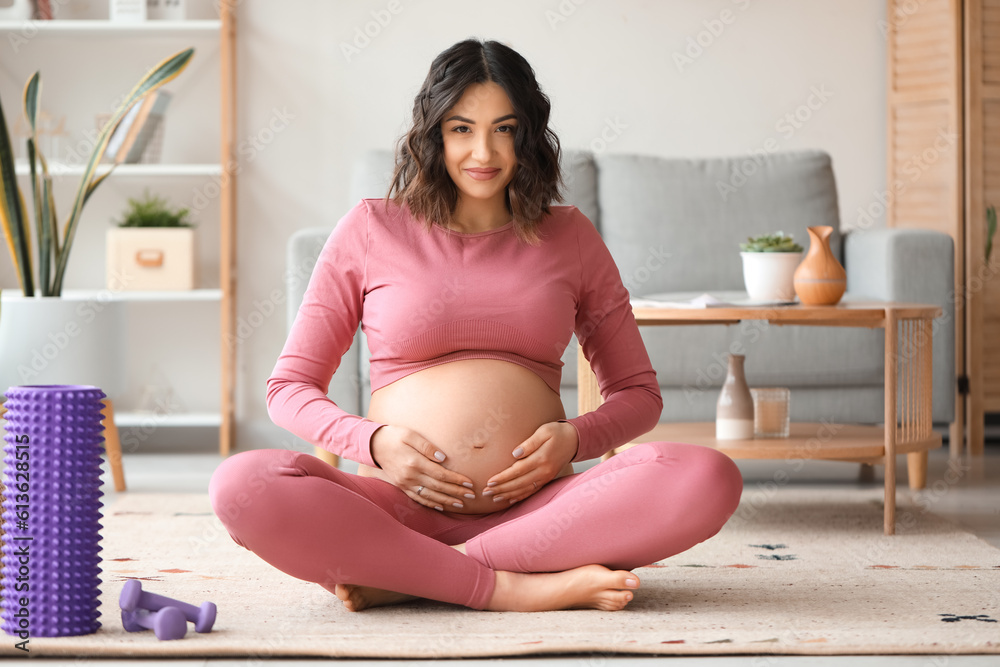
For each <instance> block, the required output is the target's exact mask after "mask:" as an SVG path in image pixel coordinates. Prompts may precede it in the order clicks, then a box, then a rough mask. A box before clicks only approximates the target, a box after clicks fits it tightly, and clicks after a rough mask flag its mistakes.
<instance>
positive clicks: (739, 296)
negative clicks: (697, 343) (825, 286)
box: [629, 291, 799, 308]
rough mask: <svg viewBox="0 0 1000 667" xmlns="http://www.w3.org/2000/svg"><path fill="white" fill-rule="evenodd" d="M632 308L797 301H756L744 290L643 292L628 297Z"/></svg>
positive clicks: (745, 305) (748, 305)
mask: <svg viewBox="0 0 1000 667" xmlns="http://www.w3.org/2000/svg"><path fill="white" fill-rule="evenodd" d="M629 302H630V303H631V305H632V307H633V308H752V307H766V306H794V305H796V304H798V303H799V302H798V301H797V300H795V299H793V300H790V301H781V300H778V301H758V300H754V299H751V298H750V296H749V295H748V294H747V293H746V292H728V291H727V292H715V293H712V294H709V293H708V292H702V293H701V294H698V293H697V292H663V293H659V294H644V295H642V296H634V297H632V298H631V299H629Z"/></svg>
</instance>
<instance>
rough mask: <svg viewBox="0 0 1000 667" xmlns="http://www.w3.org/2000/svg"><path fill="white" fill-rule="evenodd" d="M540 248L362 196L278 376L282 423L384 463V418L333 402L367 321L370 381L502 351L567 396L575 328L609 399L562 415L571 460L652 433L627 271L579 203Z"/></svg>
mask: <svg viewBox="0 0 1000 667" xmlns="http://www.w3.org/2000/svg"><path fill="white" fill-rule="evenodd" d="M550 211H551V212H550V214H549V215H548V216H546V218H545V220H544V221H543V222H542V224H541V226H540V229H539V231H540V235H541V237H542V239H543V240H542V243H541V244H540V245H538V246H531V245H529V244H527V243H524V242H522V241H520V240H519V239H518V238H517V237H516V236H515V234H514V229H513V225H514V222H513V221H510V222H508V223H507V224H506V225H504V226H503V227H499V228H496V229H492V230H488V231H485V232H472V233H465V232H456V231H453V230H449V229H446V228H443V227H441V226H439V225H434V226H433V227H432V228H431V229H430V230H428V229H427V228H426V227H425V225H424V224H423V222H422V221H420V220H417V219H416V218H414V217H413V216H412V215H411V214H410V213H409V210H408V209H407V208H406V207H405V206H400V205H398V204H396V203H394V202H391V201H390V202H383V200H381V199H363V200H361V201H360V202H359V203H358V204H357V205H356V206H354V208H352V209H351V210H350V211H349V212H348V213H347V214H346V215H345V216H344V217H343V218H341V220H340V221H339V222H338V223H337V226H336V227H335V228H334V229H333V232H332V233H331V234H330V236H329V238H328V239H327V241H326V243H325V244H324V246H323V249H322V251H321V252H320V255H319V258H318V260H317V264H316V266H315V268H314V269H313V273H312V276H311V278H310V280H309V284H308V286H307V288H306V291H305V295H304V297H303V300H302V305H301V307H300V308H299V311H298V314H297V316H296V318H295V320H294V322H293V323H292V327H291V330H290V332H289V335H288V339H287V341H286V342H285V345H284V348H283V349H282V351H281V354H280V356H279V357H278V360H277V363H276V364H275V366H274V370H273V371H272V373H271V375H270V377H269V378H268V380H267V409H268V415H269V416H270V417H271V419H272V421H274V423H275V424H277V425H278V426H281V427H283V428H285V429H287V430H288V431H291V432H292V433H294V434H295V435H297V436H299V437H301V438H303V439H304V440H306V441H308V442H310V443H312V444H313V445H318V446H319V447H322V448H324V449H326V450H328V451H331V452H333V453H335V454H338V455H340V456H343V457H345V458H347V459H350V460H352V461H357V462H359V463H365V464H367V465H370V466H375V465H376V464H375V462H374V461H373V460H372V455H371V437H372V434H373V433H374V432H375V430H376V429H378V428H379V427H380V426H383V424H381V423H379V422H375V421H372V420H370V419H367V418H365V417H361V416H358V415H353V414H350V413H348V412H347V411H345V410H343V409H341V408H340V407H339V406H338V405H337V404H336V403H334V402H333V401H332V400H330V399H329V398H328V397H327V392H328V390H329V385H330V380H331V378H332V377H333V374H334V373H335V372H336V371H337V368H338V367H339V366H340V361H341V358H342V357H343V355H344V354H345V353H346V352H347V350H348V349H350V346H351V344H352V343H353V341H354V335H355V333H356V331H357V328H358V324H359V323H360V325H361V328H362V330H363V331H364V332H365V334H366V336H367V338H368V347H369V350H370V352H371V362H370V363H371V367H370V371H371V373H370V374H371V390H372V392H374V391H376V390H377V389H379V388H380V387H383V386H385V385H387V384H389V383H391V382H393V381H395V380H398V379H400V378H402V377H405V376H406V375H408V374H410V373H414V372H416V371H419V370H422V369H425V368H429V367H431V366H435V365H437V364H444V363H448V362H450V361H456V360H459V359H474V358H486V359H501V360H505V361H509V362H512V363H515V364H519V365H521V366H524V367H525V368H528V369H530V370H531V371H533V372H535V373H536V374H538V376H539V377H541V378H542V380H544V381H545V382H546V383H547V384H548V386H549V387H551V388H552V390H553V391H555V392H556V393H557V394H558V393H559V384H560V377H561V374H562V366H563V363H562V355H563V352H564V351H565V349H566V347H567V346H568V344H569V342H570V340H571V337H572V334H573V333H574V332H575V333H576V336H577V339H578V340H579V341H580V345H581V346H582V348H583V353H584V355H585V356H586V358H587V359H588V360H589V362H590V364H591V367H592V368H593V370H594V373H595V374H596V376H597V380H598V386H599V388H600V392H601V395H602V397H603V398H604V403H603V404H602V405H601V406H600V407H599V408H598V409H597V410H594V411H592V412H588V413H586V414H583V415H580V416H578V417H574V418H572V419H566V420H560V421H566V422H569V423H570V424H572V425H573V426H574V427H575V428H576V430H577V434H578V435H579V447H578V450H577V454H576V456H575V457H574V458H573V460H574V461H584V460H587V459H592V458H595V457H598V456H600V455H601V454H603V453H605V452H607V451H608V450H610V449H611V448H613V447H616V446H618V445H621V444H624V443H626V442H629V441H630V440H632V439H633V438H635V437H637V436H639V435H641V434H643V433H646V432H648V431H649V430H650V429H652V428H653V426H655V425H656V422H657V421H658V420H659V417H660V412H661V410H662V409H663V399H662V397H661V394H660V387H659V384H658V382H657V379H656V372H655V371H654V370H653V367H652V364H651V363H650V360H649V354H648V353H647V351H646V348H645V346H644V344H643V341H642V338H641V337H640V335H639V328H638V325H637V324H636V322H635V317H634V316H633V314H632V308H631V306H630V304H629V294H628V291H627V290H626V289H625V287H624V285H623V283H622V280H621V276H620V274H619V271H618V268H617V266H616V265H615V263H614V261H613V259H612V257H611V253H610V252H609V251H608V248H607V246H606V245H605V244H604V241H603V239H602V238H601V236H600V234H599V233H598V231H597V229H596V228H595V227H594V225H593V223H592V222H591V221H590V220H589V219H588V218H587V217H586V216H585V215H584V214H583V213H581V212H580V210H579V209H577V208H576V207H575V206H552V207H550Z"/></svg>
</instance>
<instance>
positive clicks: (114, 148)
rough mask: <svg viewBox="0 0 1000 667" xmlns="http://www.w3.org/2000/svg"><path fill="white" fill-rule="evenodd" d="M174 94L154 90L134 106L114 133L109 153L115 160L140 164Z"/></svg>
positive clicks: (107, 153) (108, 155)
mask: <svg viewBox="0 0 1000 667" xmlns="http://www.w3.org/2000/svg"><path fill="white" fill-rule="evenodd" d="M170 97H171V95H170V93H168V92H167V91H165V90H162V89H160V90H154V91H153V92H151V93H149V94H148V95H146V96H145V97H144V98H142V99H141V100H139V101H138V102H136V103H135V104H133V105H132V108H131V109H129V110H128V113H126V114H125V116H124V117H123V118H122V119H121V122H119V123H118V127H116V128H115V131H114V132H112V133H111V138H110V139H109V140H108V148H107V151H106V152H105V155H106V156H107V157H108V158H109V159H110V160H111V161H113V162H125V163H129V164H135V163H138V162H139V160H140V158H142V153H143V151H145V150H146V147H147V146H148V145H149V140H150V139H151V138H152V136H153V133H154V132H155V131H156V128H157V125H159V124H160V123H162V122H163V114H164V113H165V112H166V110H167V105H168V104H169V103H170Z"/></svg>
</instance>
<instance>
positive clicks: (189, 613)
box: [118, 579, 217, 632]
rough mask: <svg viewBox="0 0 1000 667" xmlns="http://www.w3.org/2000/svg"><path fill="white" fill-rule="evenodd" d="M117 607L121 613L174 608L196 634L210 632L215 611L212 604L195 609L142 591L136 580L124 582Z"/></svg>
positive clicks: (190, 605) (204, 604)
mask: <svg viewBox="0 0 1000 667" xmlns="http://www.w3.org/2000/svg"><path fill="white" fill-rule="evenodd" d="M118 605H119V606H120V607H121V608H122V611H136V610H137V609H147V610H149V611H156V610H158V609H163V608H165V607H176V608H177V609H179V610H180V611H181V613H182V614H183V615H184V618H186V619H187V620H189V621H191V622H192V623H194V629H195V631H196V632H211V631H212V625H214V624H215V614H216V611H217V609H216V607H215V603H214V602H202V603H201V606H200V607H195V606H194V605H193V604H188V603H187V602H181V601H180V600H174V599H173V598H168V597H167V596H165V595H157V594H156V593H150V592H148V591H144V590H142V584H141V583H139V580H138V579H129V580H128V581H126V582H125V586H124V587H123V588H122V593H121V595H120V596H119V598H118Z"/></svg>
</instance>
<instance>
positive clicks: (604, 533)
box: [208, 442, 743, 609]
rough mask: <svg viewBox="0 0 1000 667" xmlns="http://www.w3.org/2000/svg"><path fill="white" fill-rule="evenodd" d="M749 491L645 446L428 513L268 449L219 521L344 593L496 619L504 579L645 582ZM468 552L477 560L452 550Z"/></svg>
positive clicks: (728, 467)
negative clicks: (633, 576) (572, 576)
mask: <svg viewBox="0 0 1000 667" xmlns="http://www.w3.org/2000/svg"><path fill="white" fill-rule="evenodd" d="M742 491H743V480H742V477H741V476H740V472H739V469H738V468H737V467H736V464H735V463H733V461H732V460H731V459H730V458H729V457H727V456H725V455H724V454H720V453H719V452H717V451H716V450H714V449H710V448H708V447H702V446H699V445H689V444H682V443H676V442H651V443H646V444H642V445H637V446H635V447H632V448H631V449H628V450H626V451H625V452H623V453H621V454H618V455H616V456H614V457H612V458H610V459H609V460H607V461H604V462H602V463H600V464H598V465H596V466H594V467H593V468H590V469H589V470H586V471H584V472H581V473H576V474H573V475H567V476H566V477H560V478H558V479H555V480H553V481H551V482H549V483H548V484H546V485H545V486H543V487H542V488H541V489H539V490H538V491H537V492H536V493H535V494H534V495H532V496H529V497H528V498H525V499H524V500H522V501H520V502H518V503H515V504H514V505H511V506H509V507H508V508H507V509H504V510H500V511H497V512H493V513H491V514H452V513H449V512H439V511H438V510H435V509H431V508H428V507H424V506H423V505H421V504H419V503H417V502H415V501H413V500H411V499H410V498H409V497H407V496H406V494H405V493H403V491H401V490H400V489H398V488H397V487H395V486H393V485H392V484H389V483H388V482H385V481H382V480H380V479H375V478H373V477H360V476H358V475H352V474H350V473H345V472H343V471H341V470H338V469H336V468H334V467H333V466H331V465H329V464H327V463H325V462H323V461H321V460H320V459H318V458H316V457H315V456H312V455H311V454H304V453H301V452H295V451H290V450H284V449H258V450H250V451H245V452H240V453H239V454H234V455H233V456H230V457H229V458H227V459H226V460H224V461H223V462H222V465H220V466H219V468H218V469H217V470H216V471H215V473H214V475H213V476H212V480H211V482H210V484H209V487H208V492H209V495H210V497H211V501H212V508H213V509H214V511H215V513H216V515H218V517H219V519H221V520H222V523H223V524H224V525H225V526H226V528H227V530H228V531H229V534H230V536H232V538H233V540H235V541H236V543H237V544H239V545H240V546H242V547H244V548H246V549H249V550H250V551H253V552H254V553H255V554H257V555H258V556H260V557H261V558H263V559H264V560H265V561H267V562H268V563H270V564H271V565H273V566H274V567H276V568H278V569H279V570H281V571H282V572H285V573H287V574H290V575H291V576H293V577H297V578H299V579H304V580H306V581H312V582H315V583H318V584H320V585H321V586H323V587H324V588H326V589H328V590H330V591H333V589H334V586H335V585H336V584H357V585H361V586H371V587H375V588H381V589H385V590H391V591H396V592H398V593H406V594H409V595H416V596H418V597H422V598H429V599H432V600H439V601H442V602H450V603H454V604H460V605H465V606H466V607H471V608H473V609H485V608H486V605H487V603H488V602H489V600H490V597H491V596H492V594H493V583H494V571H495V570H508V571H513V572H560V571H563V570H568V569H572V568H575V567H579V566H581V565H587V564H590V563H598V564H601V565H604V566H606V567H608V568H611V569H615V570H618V569H623V570H627V569H632V568H635V567H642V566H644V565H649V564H651V563H654V562H656V561H658V560H662V559H664V558H667V557H668V556H672V555H674V554H677V553H680V552H682V551H685V550H687V549H689V548H691V547H692V546H694V545H695V544H698V543H699V542H702V541H704V540H706V539H708V538H709V537H711V536H713V535H715V534H716V533H717V532H718V531H719V529H720V528H722V526H723V524H725V523H726V521H727V520H728V519H729V517H730V516H731V515H732V513H733V512H734V511H736V506H737V504H738V503H739V499H740V494H741V493H742ZM463 542H464V543H465V548H466V552H467V553H466V554H462V553H461V552H459V551H458V550H457V549H453V548H451V546H449V545H455V544H461V543H463Z"/></svg>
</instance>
